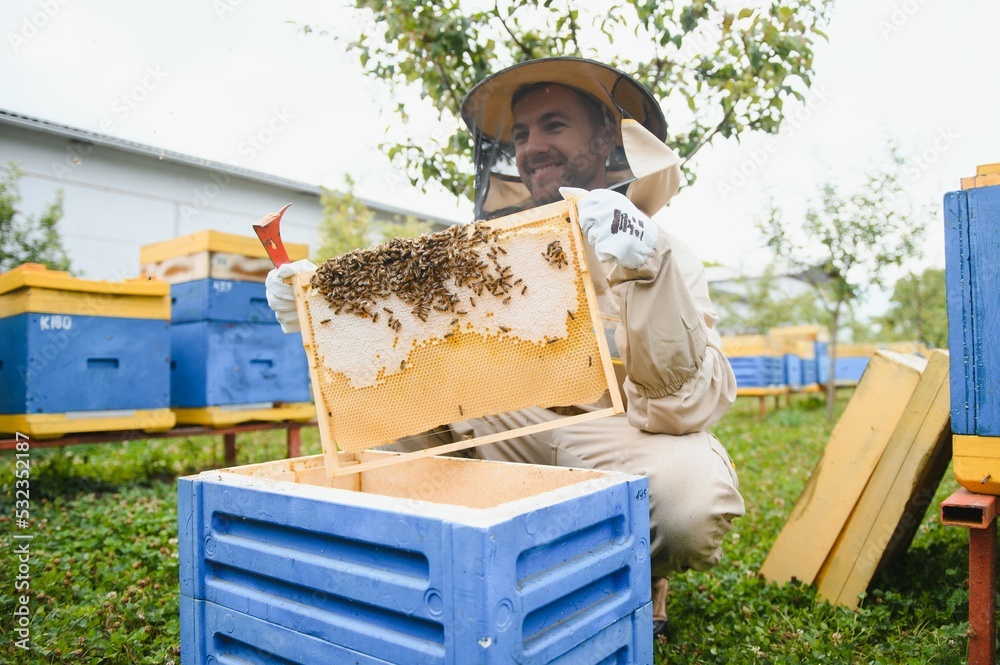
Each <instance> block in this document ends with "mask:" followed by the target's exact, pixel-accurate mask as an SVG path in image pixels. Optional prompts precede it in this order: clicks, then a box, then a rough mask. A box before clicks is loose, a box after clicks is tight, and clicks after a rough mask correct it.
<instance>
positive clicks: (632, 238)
mask: <svg viewBox="0 0 1000 665" xmlns="http://www.w3.org/2000/svg"><path fill="white" fill-rule="evenodd" d="M559 193H560V194H562V196H563V198H564V199H568V198H577V197H579V200H578V201H577V202H576V208H577V211H578V212H579V216H580V228H581V229H582V230H583V233H584V235H586V236H587V240H588V241H589V242H590V245H591V246H592V247H593V248H594V253H595V254H597V258H598V259H599V260H600V261H601V262H603V263H607V262H608V261H616V262H617V263H618V265H620V266H622V267H623V268H629V269H631V270H635V269H636V268H638V267H639V266H641V265H642V264H643V263H645V262H646V259H647V258H649V255H650V253H651V252H652V251H653V243H655V242H656V236H657V234H658V233H659V227H657V225H656V222H654V221H653V220H651V219H650V218H649V217H647V216H646V215H645V214H644V213H642V212H641V211H640V210H639V209H638V208H636V207H635V204H634V203H632V202H631V201H629V200H628V199H627V198H625V196H623V195H622V194H619V193H618V192H613V191H611V190H610V189H595V190H592V191H589V192H588V191H587V190H585V189H580V188H579V187H560V188H559Z"/></svg>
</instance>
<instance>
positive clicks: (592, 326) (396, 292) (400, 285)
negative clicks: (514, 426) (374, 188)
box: [296, 202, 621, 468]
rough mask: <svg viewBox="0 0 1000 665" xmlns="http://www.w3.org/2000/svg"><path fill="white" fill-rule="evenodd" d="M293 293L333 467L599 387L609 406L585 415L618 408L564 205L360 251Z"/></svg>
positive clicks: (305, 279) (307, 278)
mask: <svg viewBox="0 0 1000 665" xmlns="http://www.w3.org/2000/svg"><path fill="white" fill-rule="evenodd" d="M296 289H297V294H296V301H297V303H298V306H299V321H300V323H301V324H302V330H303V344H304V345H305V348H306V351H307V356H308V357H309V362H310V375H311V378H312V382H313V393H314V397H315V401H316V404H317V414H318V420H319V425H320V435H321V438H323V445H324V451H325V452H326V453H327V454H328V459H327V466H328V467H333V468H335V467H336V456H335V454H334V453H335V451H336V450H337V449H338V448H339V449H340V450H343V451H348V452H356V451H359V450H364V449H367V448H371V447H374V446H379V445H382V444H385V443H389V442H392V441H395V440H398V439H400V438H403V437H406V436H409V435H414V434H417V433H420V432H424V431H426V430H429V429H431V428H434V427H437V426H441V425H446V424H449V423H453V422H457V421H461V420H464V419H467V418H473V417H483V416H487V417H488V416H490V415H493V414H498V413H503V412H506V411H512V410H515V409H520V408H524V407H528V406H541V407H551V406H562V405H571V404H589V403H592V402H595V401H597V400H598V399H600V398H601V397H602V395H603V394H604V392H605V391H607V390H611V393H612V399H613V400H614V402H615V405H616V406H614V407H612V408H611V409H610V410H601V411H598V412H594V413H593V414H587V415H586V417H601V416H603V415H609V414H610V413H614V412H615V410H617V411H618V412H620V411H621V400H620V397H619V396H618V390H617V383H616V382H615V380H614V370H613V369H612V367H611V362H610V359H609V356H608V349H607V343H606V340H605V338H604V333H603V326H602V324H601V322H600V318H599V314H598V312H597V308H596V304H595V298H594V296H593V285H592V284H591V282H590V279H589V276H588V273H587V267H586V261H585V258H584V256H583V247H582V245H581V238H580V236H579V230H578V228H577V226H576V222H575V207H573V205H572V203H569V202H561V203H556V204H552V205H549V206H545V207H542V208H538V209H535V210H534V211H531V213H530V214H529V213H522V214H519V215H515V216H512V217H509V218H504V219H502V220H494V221H492V222H490V224H489V225H486V224H482V223H480V224H476V225H469V226H456V227H452V228H451V229H448V230H445V231H442V232H438V233H435V234H428V235H426V236H422V237H421V238H418V239H410V240H405V241H404V240H400V241H394V242H392V243H389V244H388V245H386V246H381V247H379V248H375V249H373V250H359V251H357V252H353V253H351V254H347V255H345V256H343V257H339V258H338V259H335V260H332V261H330V262H327V263H326V264H324V265H323V266H321V267H320V268H319V270H318V271H317V272H316V273H315V274H307V275H298V276H296ZM595 331H596V332H595ZM516 432H517V430H514V431H512V432H511V433H509V436H516V435H517V434H516ZM469 445H476V442H471V443H470V444H469Z"/></svg>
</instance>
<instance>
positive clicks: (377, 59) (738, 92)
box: [304, 0, 832, 196]
mask: <svg viewBox="0 0 1000 665" xmlns="http://www.w3.org/2000/svg"><path fill="white" fill-rule="evenodd" d="M353 4H354V7H355V14H356V16H355V18H356V21H355V22H354V23H353V25H355V26H357V32H356V34H354V35H349V36H348V35H339V36H338V38H339V39H342V40H343V41H344V42H345V47H346V49H347V51H348V53H350V54H352V55H354V56H356V57H357V58H358V61H359V63H360V64H361V67H362V70H363V71H364V72H365V73H366V74H367V75H368V76H370V77H372V78H373V79H375V80H378V81H381V82H384V83H385V84H387V85H388V86H389V87H390V88H391V89H392V90H393V91H394V92H396V93H405V92H406V91H416V92H417V93H418V94H419V96H420V98H422V99H424V100H427V101H428V102H429V103H430V104H432V105H433V107H434V109H435V110H436V112H437V115H438V120H439V126H440V128H441V130H442V131H440V132H437V133H435V135H434V136H431V137H429V138H428V137H422V136H415V135H407V134H408V132H407V130H408V129H412V128H410V127H408V121H409V117H410V114H409V110H410V108H409V106H408V105H407V104H406V103H405V102H399V103H398V105H397V107H396V109H395V113H396V115H397V116H398V117H399V119H400V120H401V121H402V123H401V125H400V126H399V127H397V129H398V130H400V133H401V136H399V138H398V140H396V141H395V142H393V141H389V142H387V143H386V144H384V145H383V148H384V149H385V150H386V151H387V153H388V154H389V156H390V157H391V158H392V159H393V161H394V163H395V164H397V165H398V166H401V167H402V168H403V169H404V170H405V171H406V172H407V174H408V176H409V178H410V181H411V182H412V184H414V185H418V186H421V187H424V188H426V185H427V183H429V182H438V183H440V184H441V185H443V186H444V187H445V188H446V189H447V190H449V191H451V192H452V193H454V194H455V195H456V196H463V195H464V196H471V194H472V189H473V173H472V168H471V167H472V148H473V146H472V143H471V140H470V138H469V136H468V134H467V132H465V131H464V130H462V129H460V123H459V121H458V118H459V109H460V105H461V102H462V99H463V96H464V95H465V93H466V92H467V91H469V90H470V89H471V88H472V87H473V86H474V85H475V84H476V83H477V82H479V81H480V80H482V79H483V78H485V77H486V76H487V75H489V74H491V73H493V72H496V71H498V70H499V69H501V68H503V67H505V66H508V65H511V64H514V63H516V62H520V61H523V60H529V59H533V58H539V57H544V56H550V55H571V56H581V57H590V58H594V59H597V60H600V61H602V62H605V63H607V64H610V65H613V66H616V67H619V68H620V69H622V70H624V71H627V72H629V73H633V74H635V75H636V77H637V79H638V80H639V81H641V82H642V83H643V84H645V85H646V86H647V87H648V88H650V90H651V91H652V92H653V94H654V95H655V96H656V97H657V98H658V99H661V100H662V101H663V104H664V105H665V107H666V108H668V109H669V121H670V122H669V123H668V124H669V132H670V135H669V136H668V139H667V140H668V143H669V144H670V145H671V146H672V147H674V148H675V149H676V150H677V151H678V152H679V154H680V155H681V157H682V158H684V159H685V163H686V161H687V160H689V159H690V158H691V157H692V156H693V155H694V154H695V153H697V152H698V150H699V149H700V148H701V147H702V146H704V145H706V144H707V143H709V142H710V141H712V139H713V138H715V137H716V136H723V137H735V138H739V137H740V136H741V135H743V134H744V133H745V132H748V131H764V132H768V133H776V132H777V131H778V129H779V127H780V125H781V120H782V114H783V105H784V103H785V102H786V101H788V100H789V99H790V98H797V99H799V100H803V99H804V97H805V92H806V91H807V89H808V86H809V84H810V78H811V76H812V73H813V50H812V48H813V44H814V43H815V40H816V38H817V37H819V38H824V39H825V37H826V35H824V33H823V32H822V30H821V28H822V27H825V24H826V22H827V14H828V12H829V9H830V7H831V6H832V0H794V1H793V2H788V3H784V6H782V5H779V4H778V3H773V4H771V5H770V6H769V7H762V8H749V7H747V8H743V9H739V11H733V10H730V9H728V8H722V7H720V6H719V3H717V2H715V1H714V0H690V1H688V2H678V3H674V2H645V1H640V0H616V1H609V0H605V1H604V2H601V3H581V7H580V8H577V7H576V6H575V5H574V3H570V2H562V1H560V2H554V1H553V0H546V1H544V2H537V1H536V0H507V1H506V2H503V3H501V2H500V0H494V2H493V3H487V2H477V3H470V2H462V1H460V0H442V1H440V2H424V1H423V0H398V1H396V2H385V1H384V0H355V1H354V3H353ZM584 4H586V8H584V7H582V5H584ZM304 30H305V32H307V33H308V32H311V31H312V30H313V28H312V27H310V26H306V27H305V28H304ZM685 171H687V172H688V173H687V177H688V181H689V182H693V179H694V174H693V173H690V171H689V170H688V168H687V167H686V166H685Z"/></svg>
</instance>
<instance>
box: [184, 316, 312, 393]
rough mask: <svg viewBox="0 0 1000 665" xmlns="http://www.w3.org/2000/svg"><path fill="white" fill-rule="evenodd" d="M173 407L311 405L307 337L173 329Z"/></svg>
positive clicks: (219, 325)
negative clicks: (304, 347)
mask: <svg viewBox="0 0 1000 665" xmlns="http://www.w3.org/2000/svg"><path fill="white" fill-rule="evenodd" d="M170 356H171V363H170V365H171V369H170V405H171V406H173V407H178V408H200V407H206V406H227V405H231V404H257V403H264V402H308V401H309V400H310V399H311V397H312V395H311V393H310V390H309V369H308V366H307V364H306V354H305V349H303V348H302V335H301V334H299V333H293V334H285V333H284V332H282V330H281V326H279V325H275V324H269V323H267V324H265V323H225V322H219V321H193V322H190V323H176V324H172V325H171V326H170Z"/></svg>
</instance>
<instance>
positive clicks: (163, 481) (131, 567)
mask: <svg viewBox="0 0 1000 665" xmlns="http://www.w3.org/2000/svg"><path fill="white" fill-rule="evenodd" d="M846 397H847V395H846V394H845V395H843V396H842V399H841V404H840V406H841V408H842V407H843V404H844V401H846ZM830 429H831V428H830V426H829V425H828V424H827V423H826V421H825V417H824V408H823V406H822V404H821V403H820V402H819V401H818V400H814V399H810V398H806V397H802V396H799V397H796V399H795V401H794V402H793V405H792V406H791V407H782V408H781V409H779V410H774V409H773V408H772V410H770V412H769V413H768V415H767V416H766V417H765V418H764V419H760V418H759V417H758V415H757V402H756V400H741V401H739V402H738V403H737V405H736V406H735V407H734V408H733V410H732V411H731V412H730V413H729V415H727V416H726V418H725V420H724V421H723V422H722V423H720V424H719V425H718V426H717V427H716V428H715V431H716V433H717V434H718V436H719V438H720V439H721V440H722V441H723V443H724V444H725V445H726V446H727V448H728V449H729V451H730V453H731V454H732V456H733V459H734V461H735V462H736V465H737V469H738V471H739V474H740V482H741V490H742V492H743V495H744V498H745V499H746V503H747V514H746V516H745V517H744V518H742V519H740V520H738V521H737V522H736V527H735V529H734V531H733V532H732V534H731V535H730V536H729V537H728V538H727V546H726V549H725V557H724V559H723V561H722V563H720V564H719V565H718V566H717V567H716V568H714V569H713V570H711V571H708V572H704V573H687V574H684V575H678V576H676V577H674V578H673V579H672V581H671V584H672V587H671V595H670V599H669V605H668V613H669V614H670V617H671V636H670V639H669V641H665V642H663V641H661V642H658V643H657V644H656V645H655V650H656V665H660V664H662V663H699V664H700V663H838V664H839V663H919V664H921V665H923V664H926V663H959V662H964V660H965V649H966V644H967V638H966V636H965V634H966V630H967V627H968V626H967V623H966V611H967V607H966V603H967V601H968V594H967V584H966V577H967V572H968V568H967V566H968V563H967V556H968V555H967V534H966V532H965V530H964V529H960V528H956V527H942V526H940V525H939V524H938V523H937V517H936V513H937V505H938V504H939V503H940V502H941V501H942V500H943V499H945V498H946V497H947V496H948V495H949V494H951V492H953V491H954V490H955V489H957V487H958V485H957V484H956V483H955V481H954V480H953V479H952V475H951V472H950V470H949V472H948V473H947V474H946V475H945V479H944V481H943V482H942V483H941V486H940V487H939V488H938V492H937V494H936V496H935V497H934V499H933V501H932V502H931V504H930V509H929V510H928V514H927V516H926V517H925V519H924V521H923V523H922V524H921V526H920V529H919V531H918V533H917V536H916V538H915V539H914V542H913V544H912V546H911V547H910V549H909V551H908V552H907V554H906V556H905V557H903V558H902V559H901V560H900V561H898V562H897V563H896V564H895V565H894V566H893V567H892V568H891V570H889V571H887V572H886V573H883V574H881V575H880V576H879V577H878V578H876V579H875V581H874V583H873V585H872V588H871V589H870V590H869V593H868V594H867V596H866V598H865V599H864V600H863V602H862V605H861V607H860V609H858V610H856V611H852V610H848V609H845V608H842V607H834V606H831V605H830V604H829V603H825V602H820V601H818V600H817V599H816V594H815V589H814V588H812V587H808V586H803V585H801V584H790V585H786V586H777V585H775V584H768V583H765V582H764V581H762V580H761V579H760V578H759V577H758V576H757V570H758V569H759V568H760V566H761V564H762V562H763V561H764V558H765V557H766V556H767V553H768V550H769V549H770V546H771V544H772V543H773V542H774V540H775V538H776V537H777V534H778V532H779V531H780V529H781V527H782V525H783V523H784V520H785V519H786V518H787V516H788V514H789V513H790V511H791V509H792V507H793V505H794V504H795V501H796V499H797V498H798V495H799V493H800V492H801V490H802V488H803V486H804V485H805V482H806V480H807V479H808V477H809V474H810V472H811V471H812V468H813V466H814V465H815V464H816V461H817V460H818V459H819V457H820V454H821V453H822V450H823V446H824V445H825V443H826V441H827V439H828V437H829V433H830ZM318 452H320V445H319V442H318V439H317V436H316V430H315V428H307V429H305V430H303V454H314V453H318ZM284 454H285V444H284V433H283V432H258V433H253V434H245V435H241V436H240V439H239V444H238V460H237V463H238V464H249V463H253V462H259V461H265V460H271V459H279V458H281V457H283V456H284ZM30 456H31V496H30V513H31V522H30V524H29V526H28V528H26V529H18V528H17V525H16V524H15V521H14V501H15V498H16V497H15V478H14V473H15V463H14V453H13V452H3V453H0V458H2V460H3V465H2V469H3V470H2V472H0V494H2V496H3V497H4V498H5V502H4V505H5V506H7V507H8V508H7V509H6V510H5V511H4V514H2V515H0V534H2V541H3V542H2V547H3V552H4V556H3V557H2V558H0V561H2V562H3V563H2V565H0V616H2V617H3V618H2V622H0V626H3V628H2V634H0V662H4V663H122V664H126V663H127V664H132V663H156V664H158V665H163V664H165V663H171V662H173V663H178V662H179V660H180V658H179V641H180V638H179V629H180V628H179V618H178V612H179V609H178V595H179V589H178V581H177V573H178V560H177V525H176V511H177V502H176V493H175V486H176V485H175V479H176V477H177V476H179V475H185V474H189V473H194V472H197V471H200V470H203V469H207V468H212V467H218V466H222V442H221V437H199V438H191V439H159V440H151V441H137V442H129V443H123V444H96V445H88V446H73V447H68V448H36V449H32V450H31V452H30ZM15 534H22V535H24V534H30V535H32V536H33V539H32V540H31V541H30V547H31V558H30V562H29V565H30V570H31V572H30V574H31V580H30V592H29V593H30V598H29V608H30V610H31V612H32V616H33V619H32V623H31V651H29V652H25V651H23V650H21V649H19V648H17V647H16V646H15V645H14V644H13V642H14V640H16V639H17V635H16V634H15V632H14V630H13V626H12V617H13V616H14V610H15V607H16V606H17V596H18V595H20V594H21V593H22V592H19V591H16V590H15V584H16V582H17V580H16V575H17V562H16V555H11V554H9V553H13V552H14V551H15V547H16V546H17V544H19V543H23V542H24V541H21V540H15V539H14V538H13V536H14V535H15Z"/></svg>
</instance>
